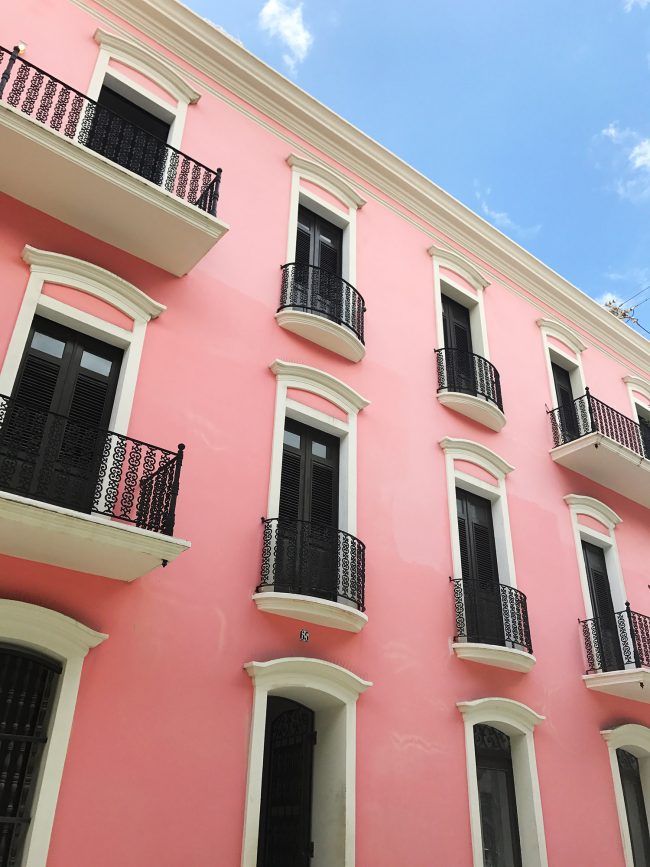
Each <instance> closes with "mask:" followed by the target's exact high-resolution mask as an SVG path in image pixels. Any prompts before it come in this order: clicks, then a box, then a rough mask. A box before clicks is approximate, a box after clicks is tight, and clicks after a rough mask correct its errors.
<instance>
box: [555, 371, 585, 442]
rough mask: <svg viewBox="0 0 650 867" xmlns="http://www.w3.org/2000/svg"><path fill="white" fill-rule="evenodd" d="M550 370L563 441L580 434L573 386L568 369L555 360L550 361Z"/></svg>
mask: <svg viewBox="0 0 650 867" xmlns="http://www.w3.org/2000/svg"><path fill="white" fill-rule="evenodd" d="M551 370H552V372H553V384H554V385H555V394H556V397H557V408H558V413H559V422H560V426H561V428H562V435H563V438H564V440H565V441H569V440H572V439H575V438H576V437H578V436H580V428H579V424H578V416H577V414H576V405H575V402H574V395H573V388H572V386H571V375H570V374H569V371H568V370H565V368H564V367H560V365H559V364H557V363H556V362H555V361H552V362H551Z"/></svg>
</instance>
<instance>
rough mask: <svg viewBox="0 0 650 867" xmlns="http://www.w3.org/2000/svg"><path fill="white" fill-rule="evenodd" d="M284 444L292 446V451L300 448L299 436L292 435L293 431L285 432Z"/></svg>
mask: <svg viewBox="0 0 650 867" xmlns="http://www.w3.org/2000/svg"><path fill="white" fill-rule="evenodd" d="M284 443H285V445H287V446H292V447H293V448H294V449H299V448H300V434H297V433H293V431H290V430H285V432H284Z"/></svg>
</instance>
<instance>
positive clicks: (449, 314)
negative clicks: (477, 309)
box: [442, 295, 476, 394]
mask: <svg viewBox="0 0 650 867" xmlns="http://www.w3.org/2000/svg"><path fill="white" fill-rule="evenodd" d="M442 326H443V334H444V338H445V349H447V350H448V351H447V352H445V367H446V371H447V388H448V389H449V390H450V391H460V392H463V393H465V394H476V381H475V376H474V359H473V357H472V354H471V353H472V331H471V328H470V320H469V310H468V309H467V307H463V305H462V304H459V303H458V302H457V301H454V300H453V298H449V297H448V296H447V295H443V296H442Z"/></svg>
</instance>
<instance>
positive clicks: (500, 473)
mask: <svg viewBox="0 0 650 867" xmlns="http://www.w3.org/2000/svg"><path fill="white" fill-rule="evenodd" d="M440 448H441V449H443V451H444V452H445V454H447V455H449V456H450V457H451V458H454V460H459V461H469V462H470V463H473V464H476V465H477V466H480V467H482V468H483V469H484V470H487V471H488V473H490V474H491V475H493V476H494V477H495V478H497V479H503V478H504V477H505V476H506V475H507V474H508V473H511V472H512V471H513V470H514V467H513V466H511V465H510V464H509V463H508V462H507V461H505V460H504V459H503V458H502V457H500V456H499V455H498V454H497V453H496V452H493V451H492V449H489V448H487V446H483V445H481V444H480V443H476V442H474V441H473V440H463V439H457V438H456V437H445V438H444V439H442V440H440Z"/></svg>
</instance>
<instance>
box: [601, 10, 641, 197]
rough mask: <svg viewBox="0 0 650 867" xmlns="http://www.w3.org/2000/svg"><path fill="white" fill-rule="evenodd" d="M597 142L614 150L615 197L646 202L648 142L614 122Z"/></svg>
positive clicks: (611, 152)
mask: <svg viewBox="0 0 650 867" xmlns="http://www.w3.org/2000/svg"><path fill="white" fill-rule="evenodd" d="M648 5H650V0H648ZM596 138H597V139H598V138H600V140H601V141H604V142H606V143H607V145H608V146H609V147H610V148H613V150H609V151H608V157H607V159H608V162H609V164H610V171H611V172H612V174H613V176H614V181H613V188H614V190H615V191H616V193H617V194H618V195H619V196H620V197H621V198H622V199H629V200H630V201H633V202H634V201H636V202H640V201H645V200H647V199H649V198H650V138H644V137H643V136H642V135H641V134H640V133H639V132H637V131H636V130H633V129H628V128H624V129H621V127H620V126H619V125H618V123H617V122H616V121H614V122H613V123H610V124H609V125H608V126H606V127H605V129H602V130H601V131H600V136H597V137H596Z"/></svg>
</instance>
